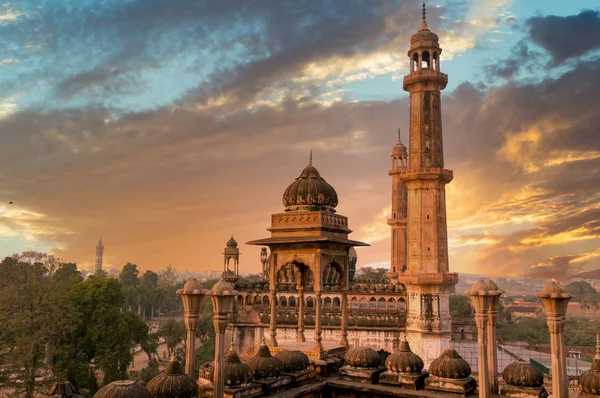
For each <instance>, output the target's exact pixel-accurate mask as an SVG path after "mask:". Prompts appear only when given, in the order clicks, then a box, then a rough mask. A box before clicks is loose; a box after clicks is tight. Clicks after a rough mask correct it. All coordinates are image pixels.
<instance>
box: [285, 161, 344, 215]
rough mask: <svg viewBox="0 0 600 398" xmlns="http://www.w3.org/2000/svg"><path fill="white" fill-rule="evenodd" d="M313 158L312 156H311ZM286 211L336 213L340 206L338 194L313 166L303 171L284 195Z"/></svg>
mask: <svg viewBox="0 0 600 398" xmlns="http://www.w3.org/2000/svg"><path fill="white" fill-rule="evenodd" d="M311 157H312V154H311ZM282 201H283V205H284V206H285V211H292V210H309V211H312V210H327V211H335V210H334V209H335V207H336V206H337V204H338V196H337V192H335V189H333V187H332V186H331V185H329V184H328V183H327V181H325V179H324V178H323V177H321V175H320V174H319V171H318V170H317V169H316V168H315V167H314V166H313V165H312V160H311V162H310V164H309V165H308V166H306V167H305V168H304V170H302V174H300V177H298V178H296V181H294V182H292V183H291V184H290V186H288V187H287V189H286V190H285V192H284V193H283V198H282Z"/></svg>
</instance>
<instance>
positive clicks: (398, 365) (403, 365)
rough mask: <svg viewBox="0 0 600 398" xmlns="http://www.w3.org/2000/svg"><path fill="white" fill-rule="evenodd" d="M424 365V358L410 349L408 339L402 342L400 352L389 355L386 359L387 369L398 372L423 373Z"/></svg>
mask: <svg viewBox="0 0 600 398" xmlns="http://www.w3.org/2000/svg"><path fill="white" fill-rule="evenodd" d="M423 366H424V364H423V360H422V359H421V357H419V356H418V355H417V354H415V353H414V352H412V351H411V350H410V345H409V344H408V341H406V340H404V341H402V343H400V349H399V350H398V352H395V353H393V354H392V355H390V356H389V357H387V359H386V361H385V367H386V368H387V370H389V371H390V372H396V373H421V371H422V370H423Z"/></svg>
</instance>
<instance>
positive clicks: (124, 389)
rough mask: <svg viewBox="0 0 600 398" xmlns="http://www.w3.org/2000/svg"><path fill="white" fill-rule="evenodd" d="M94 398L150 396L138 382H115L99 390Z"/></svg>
mask: <svg viewBox="0 0 600 398" xmlns="http://www.w3.org/2000/svg"><path fill="white" fill-rule="evenodd" d="M94 398H150V394H148V391H147V390H146V389H145V388H144V385H143V384H142V383H140V382H139V381H134V380H117V381H113V382H112V383H110V384H107V385H105V386H104V387H102V388H101V389H99V390H98V392H97V393H96V394H95V395H94Z"/></svg>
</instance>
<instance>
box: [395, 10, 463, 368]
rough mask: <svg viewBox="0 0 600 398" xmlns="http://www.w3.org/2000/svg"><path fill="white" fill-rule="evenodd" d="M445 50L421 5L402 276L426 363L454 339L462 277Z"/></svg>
mask: <svg viewBox="0 0 600 398" xmlns="http://www.w3.org/2000/svg"><path fill="white" fill-rule="evenodd" d="M441 53H442V49H441V48H440V47H439V44H438V36H437V35H436V34H435V33H433V32H431V31H430V30H429V29H428V28H427V22H426V20H425V4H423V21H422V22H421V29H420V30H419V31H418V32H417V33H415V34H414V35H413V36H412V37H411V39H410V50H409V52H408V56H409V57H410V73H409V74H408V75H407V76H405V77H404V90H406V91H408V92H409V93H410V133H409V134H410V136H409V137H410V140H409V141H410V142H409V148H410V149H409V167H408V169H406V170H402V171H400V172H399V173H400V177H399V178H401V180H402V182H403V183H404V184H406V187H407V191H408V195H407V199H408V214H407V264H406V271H405V272H404V273H401V274H399V280H400V281H401V282H402V283H404V285H405V286H406V290H407V296H408V301H409V303H408V312H407V319H406V333H407V338H408V340H409V341H410V346H411V347H414V351H415V352H416V353H417V354H418V355H420V356H421V358H423V361H424V362H425V365H426V366H429V364H430V363H431V361H432V360H433V359H435V358H437V357H438V356H439V355H440V354H441V352H442V351H443V350H444V349H445V348H447V347H448V346H449V344H450V335H451V318H450V308H449V301H450V293H451V292H453V290H454V285H456V283H457V282H458V274H455V273H450V272H449V268H448V238H447V226H446V196H445V194H446V191H445V186H446V184H447V183H449V182H450V181H452V176H453V174H452V171H451V170H447V169H445V168H444V154H443V147H442V118H441V112H440V92H441V90H443V89H444V88H445V87H446V84H447V82H448V76H447V75H446V74H444V73H442V72H441V71H440V55H441ZM392 228H393V227H392Z"/></svg>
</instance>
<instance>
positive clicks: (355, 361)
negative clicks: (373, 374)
mask: <svg viewBox="0 0 600 398" xmlns="http://www.w3.org/2000/svg"><path fill="white" fill-rule="evenodd" d="M346 365H348V366H352V367H353V368H370V369H376V368H378V367H380V366H381V355H379V354H378V353H377V351H375V350H374V349H372V348H371V347H355V348H350V349H349V350H348V352H347V353H346Z"/></svg>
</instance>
